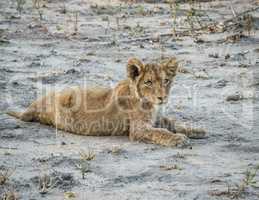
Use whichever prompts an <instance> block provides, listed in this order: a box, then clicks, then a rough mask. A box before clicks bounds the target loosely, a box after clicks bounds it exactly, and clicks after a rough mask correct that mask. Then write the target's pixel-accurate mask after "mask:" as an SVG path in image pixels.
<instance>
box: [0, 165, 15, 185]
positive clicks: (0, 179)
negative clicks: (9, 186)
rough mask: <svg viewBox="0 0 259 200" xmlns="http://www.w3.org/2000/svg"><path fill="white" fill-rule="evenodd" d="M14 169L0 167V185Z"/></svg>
mask: <svg viewBox="0 0 259 200" xmlns="http://www.w3.org/2000/svg"><path fill="white" fill-rule="evenodd" d="M14 171H15V170H11V169H2V170H0V185H4V184H5V183H6V182H7V181H8V180H9V178H10V176H11V175H12V174H13V173H14Z"/></svg>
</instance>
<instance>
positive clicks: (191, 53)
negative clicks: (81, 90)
mask: <svg viewBox="0 0 259 200" xmlns="http://www.w3.org/2000/svg"><path fill="white" fill-rule="evenodd" d="M232 2H233V4H232V7H233V8H234V10H235V12H236V13H239V12H242V11H244V10H246V9H250V8H252V7H255V6H256V3H255V1H250V0H249V1H243V0H239V1H236V0H233V1H232ZM120 4H121V5H120ZM64 5H65V7H64ZM96 5H97V6H96ZM100 5H102V6H103V7H100ZM201 5H202V9H203V10H205V11H206V12H207V13H208V14H209V16H210V18H212V19H213V20H217V21H221V20H225V19H228V18H231V17H233V13H232V12H231V9H230V7H231V5H230V1H216V2H213V3H202V4H201ZM257 6H258V4H257ZM187 8H188V6H187V5H185V4H181V6H180V10H179V14H178V15H179V16H178V17H177V19H179V21H178V22H179V24H181V20H182V19H183V18H184V15H183V13H184V9H187ZM39 13H40V14H41V15H42V19H41V20H40V14H39ZM75 13H78V23H75V19H76V17H75V15H76V14H75ZM252 14H253V16H254V17H259V13H258V11H257V12H253V13H252ZM255 19H256V20H255V24H256V28H255V29H256V30H255V33H254V34H252V35H251V36H248V37H246V38H242V39H241V40H240V41H238V42H235V43H229V42H224V41H223V42H222V41H221V40H222V38H223V39H224V38H226V37H227V36H228V35H230V34H233V33H231V32H224V33H217V34H203V35H201V36H200V38H201V39H202V40H203V42H198V43H197V42H194V39H193V38H192V37H189V36H187V37H182V38H180V39H178V40H175V39H172V38H168V37H163V38H161V39H160V42H157V41H151V40H142V39H140V38H145V37H151V38H154V37H156V35H158V34H160V33H162V34H163V33H168V32H170V31H171V30H172V18H171V14H170V9H169V5H168V4H158V3H155V4H145V3H139V4H133V5H129V4H124V3H119V1H116V2H115V1H87V0H70V1H69V0H64V3H62V1H59V0H49V1H48V2H47V3H46V7H44V8H40V9H39V10H37V9H35V8H33V6H32V3H31V1H27V2H26V4H25V5H24V7H23V9H22V11H21V15H20V14H19V12H17V10H16V1H14V0H10V1H3V0H2V1H0V38H2V39H1V41H0V72H1V73H0V110H1V113H0V169H1V170H2V171H5V170H6V169H10V170H11V171H12V172H13V173H12V174H11V176H10V177H9V180H7V181H6V182H5V183H4V184H2V185H0V199H1V196H2V197H3V195H4V193H6V192H8V191H14V192H15V193H16V196H17V197H18V199H24V200H32V199H35V200H36V199H37V200H38V199H50V200H53V199H55V200H59V199H64V198H69V197H68V193H65V192H73V193H71V196H73V195H75V199H120V200H124V199H173V200H178V199H186V200H191V199H195V200H202V199H204V200H205V199H206V200H207V199H229V194H225V193H224V191H227V190H228V186H229V187H230V190H231V191H232V190H233V191H234V189H235V188H236V185H238V184H241V183H242V180H243V179H244V177H245V172H246V170H247V169H253V168H254V167H255V166H256V165H258V163H259V133H258V131H259V124H258V121H259V114H258V112H259V101H258V92H257V91H258V85H259V73H258V71H259V70H258V64H259V59H258V57H259V53H258V52H259V49H258V48H259V34H258V33H259V31H258V27H259V26H258V25H259V21H258V20H257V19H258V18H255ZM75 26H77V29H78V32H77V34H73V32H74V30H75ZM180 28H181V25H179V29H180ZM228 54H229V56H230V57H229V58H227V57H228V56H227V57H226V55H228ZM162 55H165V56H171V55H176V56H177V57H178V58H179V59H182V60H184V67H185V69H188V70H189V71H192V72H193V73H194V75H193V74H190V73H187V74H184V73H180V74H179V75H178V76H177V79H176V81H175V85H174V87H173V89H172V91H171V93H172V94H171V99H170V103H168V105H166V106H165V109H163V111H164V114H165V115H168V116H174V117H176V118H177V119H179V120H182V121H184V122H188V123H192V124H194V125H196V126H200V127H204V128H205V129H207V130H208V138H207V139H202V140H192V141H191V145H192V148H185V149H179V148H164V147H160V146H156V145H151V144H143V143H137V142H129V140H128V138H126V137H80V136H75V135H71V134H68V133H64V132H61V131H57V130H55V129H54V128H51V127H47V126H44V125H40V124H37V123H24V122H21V121H18V120H16V119H14V118H12V117H10V116H8V115H6V114H5V111H7V110H23V109H24V108H25V107H26V106H28V105H29V104H30V103H31V102H32V100H34V99H35V98H36V97H38V96H41V95H42V94H45V93H46V91H48V90H50V89H55V88H56V89H61V88H64V87H67V86H74V85H89V86H91V85H105V86H107V85H110V86H111V87H113V86H114V85H115V84H116V82H117V81H118V80H121V79H123V78H125V75H126V73H125V65H126V62H127V60H128V58H130V57H139V58H141V59H143V60H146V61H148V60H151V59H154V58H159V57H160V56H162ZM236 92H239V93H240V94H242V95H243V97H244V98H243V99H240V100H237V101H227V100H226V98H227V97H228V96H229V95H232V94H235V93H236ZM89 149H90V150H91V151H92V152H94V153H95V158H94V159H93V160H91V161H88V162H87V164H88V165H87V167H88V169H89V172H87V173H86V175H85V179H82V175H81V172H80V169H78V166H79V165H80V163H81V160H80V155H79V152H80V151H84V152H88V151H89ZM81 165H82V164H81ZM45 175H46V176H45ZM44 176H45V177H47V176H50V179H51V181H50V184H49V185H48V186H47V187H49V188H47V192H46V194H41V193H40V188H39V185H40V177H44ZM255 179H256V180H258V181H259V176H258V175H257V176H256V177H255ZM64 193H65V194H66V195H65V194H64ZM72 194H73V195H72ZM239 198H240V199H246V200H255V199H259V189H256V187H251V186H249V187H247V188H246V189H245V191H244V192H243V193H242V194H241V195H240V197H239Z"/></svg>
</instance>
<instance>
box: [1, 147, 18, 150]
mask: <svg viewBox="0 0 259 200" xmlns="http://www.w3.org/2000/svg"><path fill="white" fill-rule="evenodd" d="M0 149H13V150H16V149H18V148H16V147H0Z"/></svg>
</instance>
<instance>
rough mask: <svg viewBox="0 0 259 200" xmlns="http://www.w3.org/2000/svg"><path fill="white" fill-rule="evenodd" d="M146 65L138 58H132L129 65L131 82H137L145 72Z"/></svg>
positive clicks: (128, 70)
mask: <svg viewBox="0 0 259 200" xmlns="http://www.w3.org/2000/svg"><path fill="white" fill-rule="evenodd" d="M143 68H144V64H143V63H142V62H141V61H140V60H139V59H137V58H131V59H129V61H128V64H127V74H128V77H129V78H130V79H131V80H133V81H134V80H136V78H137V77H138V76H139V75H140V74H141V72H142V71H143Z"/></svg>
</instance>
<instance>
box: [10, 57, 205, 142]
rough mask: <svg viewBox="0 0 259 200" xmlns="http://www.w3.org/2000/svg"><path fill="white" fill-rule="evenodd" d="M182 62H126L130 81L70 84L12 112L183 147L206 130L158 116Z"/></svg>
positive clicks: (73, 128)
mask: <svg viewBox="0 0 259 200" xmlns="http://www.w3.org/2000/svg"><path fill="white" fill-rule="evenodd" d="M177 67H178V63H177V61H176V59H175V58H171V59H167V60H163V61H161V62H160V63H147V64H144V63H142V62H141V61H140V60H138V59H136V58H133V59H130V60H129V61H128V64H127V74H128V77H127V79H126V80H123V81H121V82H119V83H118V85H117V86H116V87H115V88H114V89H109V88H92V89H86V88H80V87H76V88H70V89H66V90H63V91H61V92H53V93H50V94H49V95H47V96H45V97H43V98H41V99H38V100H36V101H34V102H33V103H32V104H31V105H30V106H29V107H28V108H27V110H26V111H25V112H21V113H19V112H9V113H8V114H9V115H12V116H15V117H17V118H19V119H21V120H23V121H26V122H31V121H34V122H40V123H42V124H47V125H51V126H55V127H57V128H58V129H61V130H64V131H68V132H71V133H75V134H80V135H89V136H90V135H91V136H108V135H128V136H129V138H130V139H131V140H138V141H144V142H148V143H155V144H160V145H164V146H181V145H184V144H186V143H187V141H188V139H187V137H190V138H203V137H204V136H205V131H204V130H202V129H192V128H190V127H189V128H188V127H183V126H181V125H179V124H177V123H176V122H175V121H174V120H169V119H167V118H161V117H160V118H159V119H158V120H156V121H155V120H154V113H155V112H154V111H155V106H156V105H160V104H164V103H166V102H167V99H168V95H169V91H170V88H171V85H172V82H173V79H174V77H175V75H176V72H177Z"/></svg>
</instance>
